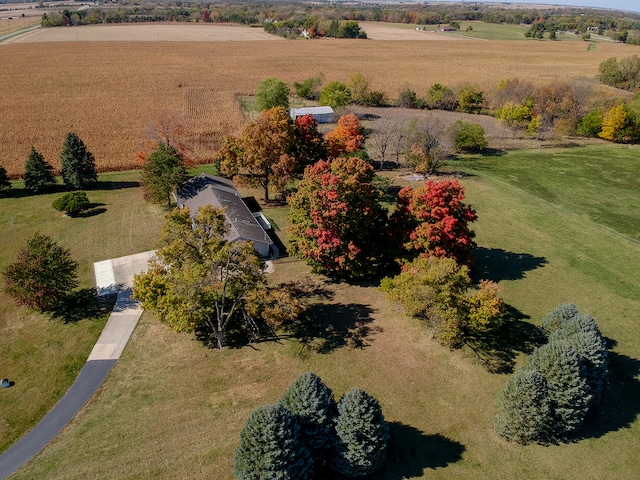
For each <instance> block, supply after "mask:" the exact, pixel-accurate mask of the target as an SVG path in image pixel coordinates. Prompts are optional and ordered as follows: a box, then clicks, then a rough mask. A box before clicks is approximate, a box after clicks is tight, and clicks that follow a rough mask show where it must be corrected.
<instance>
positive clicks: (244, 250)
mask: <svg viewBox="0 0 640 480" xmlns="http://www.w3.org/2000/svg"><path fill="white" fill-rule="evenodd" d="M227 230H228V226H227V224H226V219H225V216H224V213H223V211H222V210H221V209H216V208H213V207H212V206H210V205H205V206H203V207H201V208H200V211H199V212H198V216H197V218H195V219H192V218H191V215H190V213H189V210H188V209H182V210H177V209H176V210H174V211H173V212H171V213H170V214H169V215H167V221H166V223H165V225H164V227H163V229H162V236H161V238H160V241H159V245H158V251H157V253H156V259H155V260H152V261H151V262H150V266H149V270H148V271H147V272H145V273H141V274H139V275H136V277H135V279H134V287H133V288H134V290H133V295H134V298H136V299H137V300H139V301H140V302H141V303H142V306H143V308H145V309H148V310H152V311H154V312H156V314H157V315H158V317H159V318H160V320H161V321H162V322H164V323H166V324H167V325H169V327H170V328H172V329H174V330H176V331H187V332H189V331H193V330H195V329H196V328H201V329H203V330H204V331H206V332H208V333H209V334H210V335H211V336H212V337H213V338H214V340H215V344H216V346H217V347H218V348H222V346H223V345H224V340H225V332H226V330H227V328H228V327H229V325H230V324H231V323H232V322H233V321H236V322H240V324H241V325H245V326H246V327H247V328H248V329H250V330H251V331H253V332H254V333H257V328H258V327H257V323H256V321H257V320H258V318H257V317H254V316H252V313H253V314H256V315H260V314H261V313H263V312H266V313H269V312H270V311H271V310H270V309H269V308H267V307H268V305H263V306H259V307H256V306H253V305H250V306H247V302H250V300H251V295H252V294H254V293H255V292H256V290H260V291H261V292H262V294H261V295H260V296H261V298H263V299H265V298H266V297H268V296H269V292H270V291H269V290H266V289H265V288H264V283H265V278H264V272H263V264H262V262H261V260H260V258H259V255H258V253H257V252H256V251H255V249H254V248H253V245H252V244H251V243H250V242H233V243H229V242H228V241H227V240H226V239H225V235H226V233H227ZM285 302H291V303H294V304H295V301H294V300H293V299H291V298H290V297H286V296H285V297H282V298H280V299H279V303H282V304H283V305H282V306H281V308H280V312H281V313H283V314H284V312H286V311H287V309H286V308H285V306H284V304H285ZM289 311H291V312H293V314H294V315H295V314H297V312H298V310H297V308H296V307H295V306H294V308H291V309H289ZM289 319H292V318H289ZM260 320H261V321H264V322H267V323H268V322H269V321H270V319H269V318H268V317H267V318H264V317H263V318H260Z"/></svg>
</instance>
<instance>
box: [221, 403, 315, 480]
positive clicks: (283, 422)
mask: <svg viewBox="0 0 640 480" xmlns="http://www.w3.org/2000/svg"><path fill="white" fill-rule="evenodd" d="M299 432H300V427H299V426H298V423H297V421H296V418H295V416H294V415H293V414H292V413H291V412H290V411H289V410H287V409H286V408H285V407H283V406H282V405H275V406H264V407H259V408H258V409H257V410H255V411H254V412H253V413H252V414H251V415H250V416H249V418H248V419H247V422H246V424H245V426H244V428H243V429H242V431H241V432H240V443H239V445H238V447H237V449H236V452H235V456H234V458H233V473H234V475H235V476H236V478H238V479H239V480H268V479H273V480H275V479H289V480H307V479H308V478H309V476H310V475H311V468H312V466H313V461H312V458H311V455H310V453H309V451H308V450H307V448H306V447H305V445H304V444H303V443H302V441H301V440H300V435H299Z"/></svg>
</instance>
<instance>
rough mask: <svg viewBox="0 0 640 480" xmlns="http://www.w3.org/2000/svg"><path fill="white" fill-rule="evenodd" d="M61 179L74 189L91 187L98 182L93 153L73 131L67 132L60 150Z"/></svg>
mask: <svg viewBox="0 0 640 480" xmlns="http://www.w3.org/2000/svg"><path fill="white" fill-rule="evenodd" d="M60 164H61V165H62V180H63V181H64V184H65V185H67V186H68V187H69V188H72V189H74V190H82V189H85V188H93V187H95V186H96V185H97V184H98V173H97V172H96V163H95V160H94V158H93V154H92V153H91V152H89V151H88V150H87V147H86V146H85V144H84V142H83V141H82V140H80V138H79V137H78V136H77V135H76V134H75V133H68V134H67V137H66V138H65V140H64V144H63V145H62V151H61V152H60Z"/></svg>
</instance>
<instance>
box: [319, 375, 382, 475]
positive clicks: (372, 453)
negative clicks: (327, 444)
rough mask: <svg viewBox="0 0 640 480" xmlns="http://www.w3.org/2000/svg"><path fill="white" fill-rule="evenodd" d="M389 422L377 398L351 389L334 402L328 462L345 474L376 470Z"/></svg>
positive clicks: (379, 464)
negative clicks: (335, 403)
mask: <svg viewBox="0 0 640 480" xmlns="http://www.w3.org/2000/svg"><path fill="white" fill-rule="evenodd" d="M388 441H389V426H388V425H387V422H385V420H384V416H383V415H382V409H381V408H380V404H378V402H377V400H375V399H374V398H373V397H371V396H370V395H368V394H367V393H366V392H364V391H363V390H359V389H355V388H353V389H351V390H349V391H348V392H347V393H345V394H344V396H343V397H342V398H341V399H340V401H339V402H338V416H337V417H336V419H335V426H334V432H333V435H332V443H333V446H332V447H333V448H332V455H331V465H332V467H333V468H334V470H336V471H337V472H339V473H340V474H342V475H345V476H347V477H363V476H365V475H369V474H371V473H373V472H375V471H376V470H378V469H379V468H380V467H381V466H382V463H383V462H384V459H385V458H386V455H387V442H388Z"/></svg>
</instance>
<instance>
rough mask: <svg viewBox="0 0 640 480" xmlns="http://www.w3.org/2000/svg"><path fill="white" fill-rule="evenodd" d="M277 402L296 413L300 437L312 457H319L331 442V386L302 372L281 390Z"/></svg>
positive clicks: (332, 409)
mask: <svg viewBox="0 0 640 480" xmlns="http://www.w3.org/2000/svg"><path fill="white" fill-rule="evenodd" d="M280 404H281V405H283V406H284V407H285V408H286V409H287V410H289V411H290V412H291V413H292V414H293V415H295V416H296V418H297V420H298V424H299V425H300V427H301V430H300V435H301V440H302V442H303V443H304V444H305V446H306V447H307V448H308V449H309V451H310V452H311V454H312V456H313V457H314V459H315V460H320V459H322V458H323V456H324V454H325V451H326V449H327V448H328V447H329V445H330V438H329V434H330V431H331V421H332V420H333V416H334V412H335V408H336V403H335V401H334V399H333V393H332V392H331V389H329V387H327V386H326V385H325V384H324V383H323V382H322V380H320V378H319V377H318V376H316V375H315V374H314V373H312V372H307V373H303V374H302V375H300V376H299V377H298V378H296V379H295V381H294V382H293V383H292V384H291V386H290V387H289V388H287V390H286V391H285V392H284V395H283V396H282V398H281V399H280Z"/></svg>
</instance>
